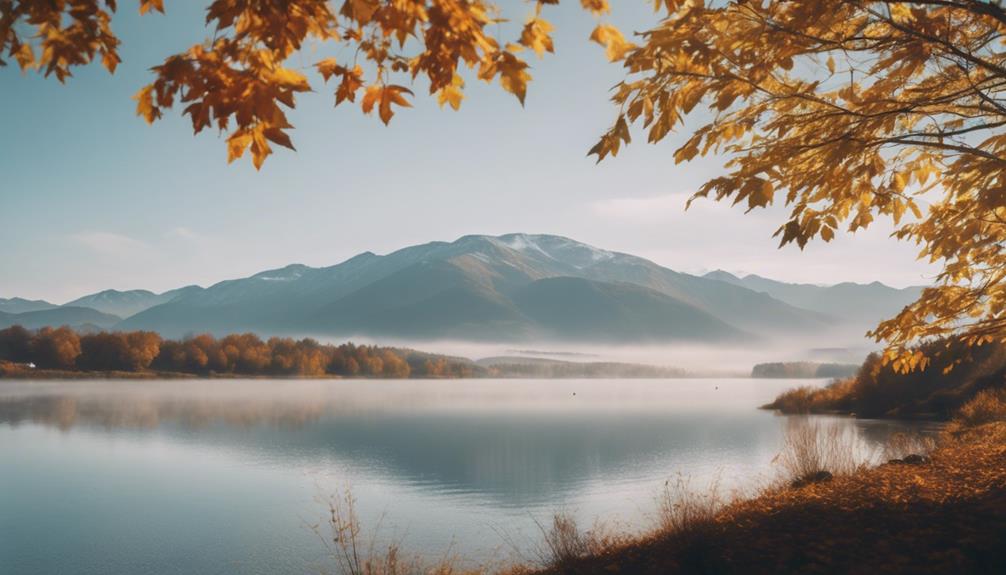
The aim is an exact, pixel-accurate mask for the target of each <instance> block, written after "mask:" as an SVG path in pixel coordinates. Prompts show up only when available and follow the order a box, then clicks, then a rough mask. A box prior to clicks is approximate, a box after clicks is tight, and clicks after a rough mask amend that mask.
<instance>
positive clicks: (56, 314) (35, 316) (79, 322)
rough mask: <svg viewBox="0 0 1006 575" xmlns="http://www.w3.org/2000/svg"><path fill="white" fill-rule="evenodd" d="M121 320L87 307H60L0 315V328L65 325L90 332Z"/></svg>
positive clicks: (111, 325)
mask: <svg viewBox="0 0 1006 575" xmlns="http://www.w3.org/2000/svg"><path fill="white" fill-rule="evenodd" d="M121 320H122V318H120V317H119V316H117V315H112V314H107V313H102V312H100V311H98V310H95V309H91V308H88V307H75V306H61V307H56V308H52V309H44V310H38V311H27V312H24V313H0V328H5V327H10V326H12V325H21V326H23V327H26V328H28V329H36V328H40V327H45V326H52V327H59V326H63V325H67V326H70V327H72V328H83V329H84V330H85V331H90V330H91V329H93V328H95V327H97V328H102V329H107V328H111V327H113V326H115V325H116V324H118V323H119V322H120V321H121Z"/></svg>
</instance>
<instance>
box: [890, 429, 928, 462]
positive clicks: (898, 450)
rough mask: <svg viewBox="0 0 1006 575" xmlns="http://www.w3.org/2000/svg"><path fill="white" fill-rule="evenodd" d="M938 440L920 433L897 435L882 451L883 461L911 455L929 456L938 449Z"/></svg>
mask: <svg viewBox="0 0 1006 575" xmlns="http://www.w3.org/2000/svg"><path fill="white" fill-rule="evenodd" d="M936 443H937V442H936V438H934V437H932V436H930V435H922V434H920V433H895V434H894V435H892V436H891V437H889V438H888V439H887V442H886V443H884V446H883V448H882V449H881V453H882V454H883V455H882V459H883V460H884V461H892V460H895V459H904V458H905V457H907V456H909V455H928V454H929V453H930V452H932V451H933V450H934V449H936Z"/></svg>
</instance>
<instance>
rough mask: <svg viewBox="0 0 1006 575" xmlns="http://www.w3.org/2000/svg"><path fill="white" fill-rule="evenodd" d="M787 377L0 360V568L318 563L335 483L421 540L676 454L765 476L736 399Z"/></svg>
mask: <svg viewBox="0 0 1006 575" xmlns="http://www.w3.org/2000/svg"><path fill="white" fill-rule="evenodd" d="M808 384H809V385H823V384H824V381H822V380H811V381H794V380H785V381H777V380H751V379H738V380H724V379H702V380H687V379H675V380H588V381H581V380H575V381H574V380H558V381H557V380H550V381H542V380H504V381H491V380H474V381H471V380H469V381H465V380H451V381H393V382H392V381H322V380H309V381H293V380H277V381H268V380H253V381H227V380H216V381H164V382H149V381H115V382H74V381H69V382H10V381H0V571H2V572H3V573H5V574H10V575H14V574H22V573H23V574H29V573H30V574H37V573H95V574H97V573H101V574H135V573H150V574H166V573H179V574H181V573H185V574H188V573H263V574H265V573H268V574H276V573H332V572H335V571H336V570H337V569H336V566H335V564H334V563H333V562H332V561H330V560H328V559H327V556H326V549H325V546H324V544H323V543H322V542H321V540H320V539H319V537H318V536H317V535H316V534H315V533H314V532H313V530H312V528H311V526H312V525H313V524H317V523H318V522H319V521H322V520H323V517H324V515H325V513H326V511H327V506H326V505H325V504H324V503H323V502H322V501H321V499H324V498H325V497H327V496H329V495H332V494H336V493H340V492H342V491H343V490H345V489H347V488H349V489H351V490H352V493H353V495H354V496H355V498H356V500H357V505H358V510H359V513H360V516H361V519H362V520H363V523H364V526H365V527H367V528H372V527H373V526H374V525H376V524H377V523H378V522H379V521H380V524H381V526H382V527H381V529H382V531H381V533H383V534H385V536H386V537H394V538H395V539H397V540H400V541H402V543H403V546H404V547H405V548H407V549H408V550H411V551H415V552H418V553H423V554H428V555H431V556H440V555H442V554H443V553H444V552H445V551H447V550H449V549H452V550H453V551H455V552H458V553H460V554H462V555H465V556H468V557H475V558H477V559H478V560H484V559H491V558H496V559H502V558H506V557H509V556H510V555H511V554H512V553H513V549H514V548H517V549H520V550H522V551H523V552H525V553H526V552H527V550H528V549H530V548H532V547H533V545H535V542H536V541H538V540H539V539H540V532H539V530H538V527H537V526H536V523H535V522H536V521H541V522H543V523H544V522H548V521H550V517H551V516H552V514H553V513H554V512H555V511H557V510H565V511H567V512H569V513H572V514H573V515H575V516H576V517H577V518H579V520H580V521H581V523H582V524H585V525H590V523H591V522H592V521H593V519H595V518H597V517H602V518H604V519H605V520H606V521H607V522H608V523H609V524H613V523H614V524H617V525H618V526H620V528H622V529H628V530H639V529H645V528H647V527H648V526H649V525H650V524H652V521H653V517H652V510H653V509H654V508H655V498H656V496H657V494H658V493H659V492H660V490H661V488H662V486H663V485H664V482H665V481H667V480H668V479H672V480H673V479H674V478H675V477H677V476H678V474H681V475H683V476H685V477H689V478H690V482H691V484H692V485H693V486H695V487H696V488H700V487H702V486H704V485H708V484H709V483H710V482H711V481H713V480H714V478H718V480H719V482H720V484H721V485H722V486H723V487H724V488H725V489H733V488H752V487H756V486H758V485H763V484H764V483H765V482H767V481H770V480H771V479H772V478H773V477H774V474H775V473H777V471H778V470H776V469H775V468H774V464H773V463H772V459H773V457H775V456H776V455H777V454H778V453H779V450H780V447H781V444H782V438H783V433H784V429H785V425H786V418H785V417H781V416H777V415H774V414H772V413H770V412H765V411H760V410H758V409H756V407H757V406H758V405H760V404H763V403H765V402H767V401H770V400H771V399H772V398H773V397H775V395H776V394H777V393H778V392H780V391H782V390H784V389H788V388H790V387H793V386H796V385H808ZM831 420H833V421H834V422H836V423H835V424H838V425H845V426H849V427H850V428H851V429H852V430H854V432H855V433H857V434H859V436H860V437H861V438H862V440H863V441H864V443H865V444H868V445H869V444H879V442H882V441H883V440H884V439H885V438H886V437H888V436H889V435H890V434H891V433H894V432H898V431H905V430H908V429H909V427H908V425H909V424H907V423H897V422H880V421H863V420H858V421H857V420H852V419H837V418H831ZM382 517H383V520H382V519H381V518H382ZM321 528H322V529H324V528H325V524H324V523H322V526H321Z"/></svg>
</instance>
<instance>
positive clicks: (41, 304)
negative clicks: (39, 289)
mask: <svg viewBox="0 0 1006 575" xmlns="http://www.w3.org/2000/svg"><path fill="white" fill-rule="evenodd" d="M54 307H59V306H57V305H56V304H52V303H49V302H47V301H45V300H40V299H35V300H29V299H24V298H20V297H12V298H10V299H4V298H0V312H3V313H8V314H11V313H24V312H26V311H40V310H44V309H52V308H54Z"/></svg>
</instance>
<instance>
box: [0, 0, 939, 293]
mask: <svg viewBox="0 0 1006 575" xmlns="http://www.w3.org/2000/svg"><path fill="white" fill-rule="evenodd" d="M122 4H123V5H122V6H121V7H120V13H119V14H118V15H117V16H116V19H115V21H114V24H113V28H114V29H115V30H116V31H117V32H118V33H119V35H120V37H121V38H122V40H123V42H124V45H123V49H122V55H123V63H122V65H121V66H120V67H119V69H118V71H117V72H116V74H115V75H113V76H110V75H108V74H107V73H105V72H104V70H102V69H100V68H98V67H90V68H87V69H81V70H78V71H77V72H76V73H75V77H74V78H72V79H70V80H69V81H68V82H67V84H66V85H65V86H64V85H60V84H59V83H58V82H56V81H55V80H54V79H49V80H43V79H41V78H40V77H37V76H36V75H34V74H31V75H27V76H25V75H22V74H21V73H20V72H18V71H17V70H16V68H15V67H8V68H6V69H0V126H2V127H3V129H2V130H0V246H2V248H0V297H11V296H15V295H17V296H22V297H31V298H46V299H49V300H52V301H55V302H57V303H60V302H63V301H66V300H69V299H72V298H74V297H77V296H79V295H82V294H85V293H89V292H93V291H97V290H100V289H104V288H110V287H111V288H117V289H131V288H146V289H151V290H155V291H162V290H165V289H170V288H172V287H178V286H181V285H186V284H191V283H199V284H202V285H208V284H211V283H214V282H216V281H219V280H223V279H228V278H233V277H240V276H245V275H249V274H252V273H255V272H257V271H261V270H263V269H268V268H272V267H280V266H283V265H286V264H289V263H294V262H300V263H305V264H309V265H315V266H322V265H331V264H334V263H337V262H339V261H342V260H343V259H346V258H348V257H350V256H352V255H354V254H356V253H359V252H361V251H365V250H370V251H374V252H377V253H386V252H388V251H391V250H394V249H396V248H399V247H402V246H405V245H409V244H413V243H422V242H426V241H430V240H453V239H455V238H456V237H458V236H461V235H464V234H469V233H488V234H499V233H507V232H517V231H525V232H535V233H555V234H561V235H567V236H570V237H573V238H575V239H578V240H581V241H585V242H588V243H591V244H594V245H597V246H600V247H604V248H608V249H614V250H620V251H626V252H630V253H635V254H638V255H641V256H644V257H649V258H651V259H653V260H655V261H657V262H658V263H660V264H663V265H666V266H668V267H671V268H674V269H679V270H682V271H688V272H693V273H698V272H703V271H706V270H710V269H716V268H724V269H727V270H731V271H744V272H753V273H759V274H761V275H766V276H770V277H776V278H780V279H784V280H793V281H806V282H815V283H833V282H838V281H845V280H852V281H872V280H874V279H877V280H880V281H884V282H885V283H889V284H892V285H896V286H903V285H909V284H918V283H925V282H926V281H927V278H929V277H931V275H932V268H926V267H925V266H923V265H921V264H919V263H917V262H915V261H914V260H913V258H914V253H915V251H916V250H915V248H913V247H911V246H906V245H899V244H896V243H895V242H894V241H893V240H889V239H887V237H886V234H887V232H888V231H889V230H888V229H885V228H878V229H877V230H871V231H869V232H868V233H861V234H859V235H858V236H857V237H855V238H841V239H840V240H839V241H837V242H835V243H833V244H831V245H816V246H812V247H811V248H810V249H808V250H807V251H805V252H803V253H801V252H799V250H797V249H796V248H786V249H783V250H777V249H776V241H775V240H774V239H772V238H771V234H772V232H773V231H774V230H775V228H776V227H777V225H778V224H779V222H780V221H781V214H782V213H784V212H783V211H782V210H781V209H775V210H770V211H765V212H761V213H756V214H749V215H747V216H744V215H743V214H742V210H740V209H730V208H728V207H727V206H725V205H724V206H720V205H712V203H711V202H704V203H702V204H701V205H696V206H693V208H692V209H691V210H689V212H687V213H686V212H684V211H683V204H684V200H685V198H686V197H687V195H688V193H689V192H690V191H692V190H694V189H695V188H696V187H698V186H699V185H700V184H701V183H702V182H703V181H705V180H706V179H708V178H710V177H712V176H715V175H716V174H717V172H718V170H719V165H718V162H717V161H715V160H703V161H698V162H693V163H692V164H687V165H682V166H675V165H674V163H673V161H672V159H671V153H672V151H673V149H674V148H675V147H676V144H677V143H678V142H680V141H681V136H680V135H675V136H672V137H669V138H668V140H667V141H665V142H664V143H662V144H660V145H657V146H651V145H647V144H645V143H644V142H645V137H642V135H641V134H640V137H638V138H637V140H638V142H637V143H635V144H633V145H632V146H630V147H629V148H628V149H627V150H626V151H624V152H623V153H622V154H621V155H619V156H618V157H617V158H614V159H610V160H606V161H605V162H603V163H602V164H600V165H595V164H594V161H593V160H592V159H589V158H587V157H586V155H585V153H586V151H587V150H588V149H589V148H590V146H591V145H592V144H593V143H594V141H595V139H596V137H597V136H598V135H599V134H600V133H601V132H602V131H603V130H604V129H605V128H606V127H607V126H608V124H609V122H610V121H611V119H612V118H613V113H614V109H613V108H612V105H611V104H610V103H609V102H608V99H607V98H608V88H610V87H611V86H612V85H613V84H614V83H615V82H616V81H618V79H619V78H620V77H621V69H620V67H619V66H616V65H609V64H606V63H605V61H604V58H603V50H602V49H601V48H600V47H598V46H596V45H593V44H590V43H588V42H587V36H588V35H589V33H590V31H591V29H592V27H593V21H592V18H591V17H590V16H589V15H586V14H583V13H582V12H581V11H580V10H579V9H578V7H577V4H578V3H566V5H565V6H562V7H559V8H550V9H548V10H547V11H546V17H547V18H549V19H550V20H552V21H553V23H555V25H556V28H557V34H556V54H554V55H549V56H547V57H546V58H545V59H544V60H541V61H538V60H536V61H534V62H533V66H534V69H533V70H532V74H533V75H534V77H535V79H534V81H533V82H532V84H531V86H530V90H529V93H528V96H527V101H526V106H525V107H524V108H523V109H522V108H521V106H520V105H519V104H518V102H517V101H516V99H515V98H513V97H512V96H510V95H509V94H505V93H503V92H502V90H501V89H500V88H499V87H498V85H494V86H486V85H485V84H484V83H481V82H476V81H475V80H471V81H470V82H469V90H468V98H467V99H466V100H465V103H464V105H463V106H462V109H461V111H460V112H453V111H450V110H440V109H439V108H438V107H437V105H436V103H435V101H433V100H431V99H428V98H417V99H416V101H415V108H414V109H411V110H403V111H402V112H401V113H399V114H398V115H396V116H395V118H394V120H393V121H392V123H391V126H390V127H384V126H383V125H382V124H381V123H380V122H379V120H378V119H377V118H376V117H366V116H363V115H362V114H361V113H360V112H359V109H358V108H356V107H351V106H350V107H346V106H341V107H340V108H339V109H333V108H332V103H333V97H332V90H333V89H334V86H324V85H323V84H321V83H320V82H318V83H316V85H315V88H316V90H317V92H316V93H313V94H306V95H303V96H302V97H301V98H299V99H298V108H297V110H296V111H294V112H293V113H291V119H292V121H293V123H294V124H295V126H296V130H295V131H294V132H293V137H294V141H295V143H296V145H297V148H298V152H296V153H294V152H289V151H287V150H284V149H280V150H279V151H278V152H277V153H276V154H275V155H273V156H271V157H270V159H269V161H268V162H267V163H266V165H265V167H264V168H263V170H262V171H261V172H255V170H254V169H253V168H252V166H251V164H250V162H247V161H240V162H236V163H234V164H231V165H228V164H227V163H226V151H225V147H224V145H223V140H222V138H220V137H219V136H218V135H217V134H216V133H204V134H201V135H200V136H198V137H193V136H192V133H191V129H190V127H189V124H188V121H187V120H186V119H182V118H180V117H178V115H177V114H169V115H168V116H167V118H166V120H164V121H161V122H158V123H157V124H155V125H154V126H152V127H151V126H147V125H146V124H145V123H144V122H143V121H142V120H141V119H139V118H138V117H136V116H135V115H134V105H133V102H132V101H131V99H130V96H131V95H132V94H133V93H134V92H135V91H136V90H137V89H138V88H139V87H140V86H142V85H143V84H144V83H145V82H146V81H148V79H149V73H148V72H147V69H148V68H149V67H150V66H152V65H155V64H157V63H159V62H160V60H161V59H163V57H164V56H166V55H168V54H170V53H173V52H177V51H181V50H183V49H185V48H186V47H188V46H189V45H190V44H192V43H194V42H198V41H200V40H202V39H203V38H204V37H205V36H206V31H205V30H204V29H203V28H202V27H201V26H202V22H203V12H202V8H201V7H200V5H199V3H197V2H178V1H175V2H168V3H167V8H168V15H167V16H160V15H154V16H145V17H142V18H141V17H139V16H138V15H137V14H136V11H135V6H134V5H133V4H131V3H129V2H124V3H122ZM649 4H650V3H649V2H644V1H643V0H631V1H625V2H618V3H617V5H616V8H615V10H616V11H615V14H614V16H613V19H614V20H615V22H616V23H618V24H620V25H621V26H623V29H637V30H638V29H642V28H643V27H645V25H646V24H647V23H651V22H653V21H654V16H653V15H652V13H651V11H650V8H649ZM521 6H523V5H521ZM523 9H524V8H518V10H523ZM311 61H312V59H311V57H310V56H304V59H303V62H304V64H305V65H306V64H309V63H310V62H311Z"/></svg>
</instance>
